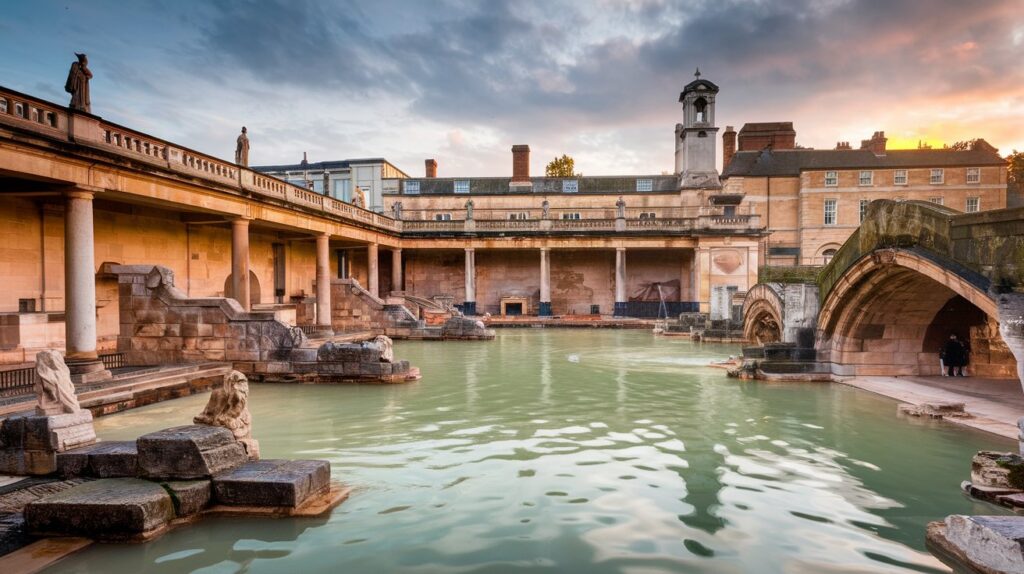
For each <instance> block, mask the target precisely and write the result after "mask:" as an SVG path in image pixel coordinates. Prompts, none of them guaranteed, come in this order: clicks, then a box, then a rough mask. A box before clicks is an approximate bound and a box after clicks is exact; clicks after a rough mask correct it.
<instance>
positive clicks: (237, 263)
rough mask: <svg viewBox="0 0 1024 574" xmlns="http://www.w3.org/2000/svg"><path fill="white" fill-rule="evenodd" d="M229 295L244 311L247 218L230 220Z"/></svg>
mask: <svg viewBox="0 0 1024 574" xmlns="http://www.w3.org/2000/svg"><path fill="white" fill-rule="evenodd" d="M231 295H232V296H233V297H234V298H235V301H238V304H239V305H241V306H242V309H245V310H246V311H248V310H250V308H251V307H250V304H249V220H248V219H243V218H238V219H235V220H234V221H232V222H231Z"/></svg>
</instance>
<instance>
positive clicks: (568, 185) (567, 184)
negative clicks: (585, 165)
mask: <svg viewBox="0 0 1024 574" xmlns="http://www.w3.org/2000/svg"><path fill="white" fill-rule="evenodd" d="M579 190H580V180H578V179H563V180H562V193H577V192H579Z"/></svg>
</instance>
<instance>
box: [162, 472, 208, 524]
mask: <svg viewBox="0 0 1024 574" xmlns="http://www.w3.org/2000/svg"><path fill="white" fill-rule="evenodd" d="M163 487H164V489H165V490H167V493H168V494H169V495H170V496H171V502H173V503H174V513H175V514H176V515H178V516H189V515H191V514H195V513H197V512H199V511H201V510H202V509H204V508H206V506H207V505H208V504H210V496H211V494H212V489H211V487H210V481H209V480H185V481H174V482H165V483H163Z"/></svg>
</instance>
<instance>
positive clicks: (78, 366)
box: [67, 359, 113, 385]
mask: <svg viewBox="0 0 1024 574" xmlns="http://www.w3.org/2000/svg"><path fill="white" fill-rule="evenodd" d="M67 365H68V370H69V371H71V382H72V383H75V384H76V385H87V384H89V383H98V382H101V381H106V380H107V379H110V378H111V377H113V375H111V374H110V371H108V370H107V367H106V365H104V364H103V361H101V360H99V359H68V360H67Z"/></svg>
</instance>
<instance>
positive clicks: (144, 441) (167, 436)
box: [136, 425, 248, 479]
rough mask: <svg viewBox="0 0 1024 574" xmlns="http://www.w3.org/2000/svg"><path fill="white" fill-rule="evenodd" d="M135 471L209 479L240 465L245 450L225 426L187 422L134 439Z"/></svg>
mask: <svg viewBox="0 0 1024 574" xmlns="http://www.w3.org/2000/svg"><path fill="white" fill-rule="evenodd" d="M136 445H137V448H138V453H139V470H140V472H141V474H142V476H144V477H147V478H165V479H195V478H209V477H211V476H213V475H214V474H217V473H218V472H223V471H225V470H229V469H232V468H235V467H237V466H239V465H241V464H243V463H244V462H245V461H246V460H248V457H247V456H246V454H245V449H244V448H243V447H242V445H241V444H240V443H238V442H237V441H236V440H235V437H234V435H232V434H231V431H229V430H228V429H226V428H222V427H213V426H206V425H187V426H180V427H174V428H169V429H164V430H162V431H157V432H155V433H150V434H147V435H143V436H141V437H139V438H138V440H137V441H136Z"/></svg>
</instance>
